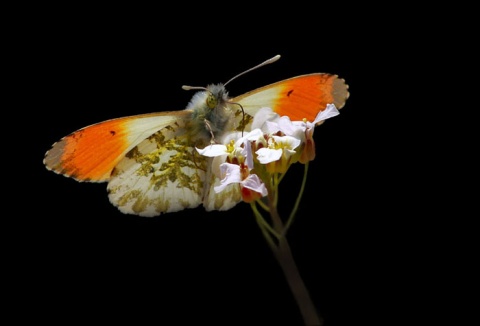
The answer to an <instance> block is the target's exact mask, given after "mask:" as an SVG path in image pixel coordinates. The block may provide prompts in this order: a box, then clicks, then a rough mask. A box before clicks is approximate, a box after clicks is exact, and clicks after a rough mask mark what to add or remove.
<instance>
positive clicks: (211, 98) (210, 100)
mask: <svg viewBox="0 0 480 326" xmlns="http://www.w3.org/2000/svg"><path fill="white" fill-rule="evenodd" d="M206 103H207V106H208V108H209V109H214V108H215V107H216V106H217V98H216V97H215V95H213V94H212V93H208V97H207V100H206Z"/></svg>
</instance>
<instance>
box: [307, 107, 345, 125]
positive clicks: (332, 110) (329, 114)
mask: <svg viewBox="0 0 480 326" xmlns="http://www.w3.org/2000/svg"><path fill="white" fill-rule="evenodd" d="M339 114H340V112H339V111H338V110H337V108H336V107H335V105H334V104H327V107H326V108H325V110H323V111H320V112H318V114H317V117H316V118H315V120H314V121H313V124H317V123H319V122H320V121H322V120H326V119H328V118H333V117H334V116H337V115H339Z"/></svg>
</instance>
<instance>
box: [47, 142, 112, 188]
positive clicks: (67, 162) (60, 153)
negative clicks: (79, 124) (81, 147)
mask: <svg viewBox="0 0 480 326" xmlns="http://www.w3.org/2000/svg"><path fill="white" fill-rule="evenodd" d="M69 137H70V136H67V137H64V138H62V139H61V140H59V141H58V142H56V143H54V144H53V145H52V148H51V149H50V150H49V151H47V152H46V153H45V157H44V158H43V164H44V165H45V167H46V168H47V170H49V171H52V172H55V173H56V174H60V175H63V176H65V177H67V178H72V179H75V180H76V181H79V182H103V181H106V178H105V177H96V178H95V179H92V178H91V177H90V176H85V173H84V172H82V171H81V168H80V167H78V166H76V165H75V164H74V162H73V160H74V158H75V156H74V155H73V154H72V155H67V153H69V151H68V148H69V147H68V143H69V140H68V138H69ZM107 178H108V177H107Z"/></svg>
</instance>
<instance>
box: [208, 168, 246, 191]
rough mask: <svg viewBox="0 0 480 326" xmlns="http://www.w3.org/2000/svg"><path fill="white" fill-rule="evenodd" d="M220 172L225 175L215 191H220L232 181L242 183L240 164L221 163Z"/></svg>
mask: <svg viewBox="0 0 480 326" xmlns="http://www.w3.org/2000/svg"><path fill="white" fill-rule="evenodd" d="M220 174H221V176H222V177H223V179H222V181H221V182H220V185H219V186H216V187H214V190H215V192H217V193H218V192H220V191H222V190H223V189H225V188H226V187H227V186H228V185H229V184H231V183H240V182H241V181H242V178H241V176H240V166H238V165H236V164H230V163H222V164H220Z"/></svg>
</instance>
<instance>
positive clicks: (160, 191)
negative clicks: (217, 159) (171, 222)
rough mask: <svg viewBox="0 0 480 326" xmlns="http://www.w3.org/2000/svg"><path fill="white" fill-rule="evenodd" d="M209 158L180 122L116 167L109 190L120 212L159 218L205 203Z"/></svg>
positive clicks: (143, 142) (145, 141) (148, 140)
mask: <svg viewBox="0 0 480 326" xmlns="http://www.w3.org/2000/svg"><path fill="white" fill-rule="evenodd" d="M206 169H207V158H205V157H202V156H200V155H199V154H198V153H197V152H196V151H195V148H194V147H193V145H192V139H191V138H190V135H189V134H188V133H187V132H186V128H185V122H184V121H182V120H178V121H177V122H175V123H174V124H172V125H170V126H167V127H165V128H163V129H161V130H160V131H158V132H156V133H155V134H153V135H152V136H150V137H148V138H147V139H145V140H144V141H142V142H141V143H139V144H138V145H137V146H136V147H134V148H133V149H132V150H131V151H130V152H129V153H128V154H127V155H126V156H125V157H124V158H123V159H122V160H121V161H120V162H119V163H118V165H117V166H116V167H115V169H114V170H113V172H112V176H111V179H110V181H109V183H108V186H107V190H108V192H109V198H110V201H111V202H112V204H114V205H115V206H117V207H118V208H119V209H120V211H122V212H124V213H128V214H136V215H141V216H156V215H159V214H162V213H166V212H176V211H179V210H183V209H185V208H194V207H197V206H198V205H200V204H201V203H202V198H203V187H204V182H205V171H206Z"/></svg>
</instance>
